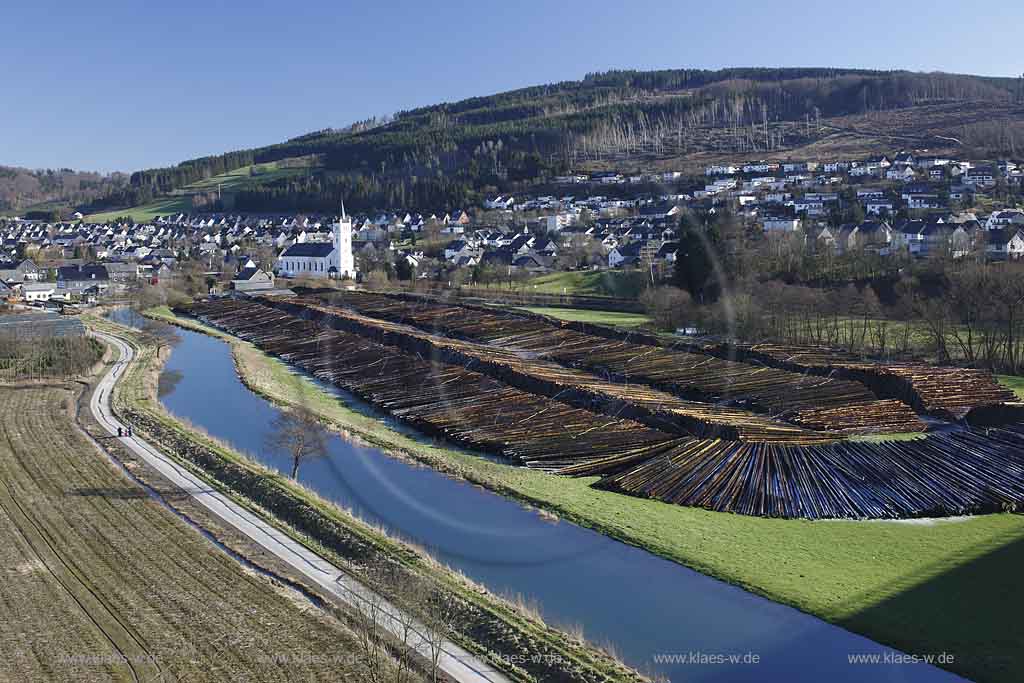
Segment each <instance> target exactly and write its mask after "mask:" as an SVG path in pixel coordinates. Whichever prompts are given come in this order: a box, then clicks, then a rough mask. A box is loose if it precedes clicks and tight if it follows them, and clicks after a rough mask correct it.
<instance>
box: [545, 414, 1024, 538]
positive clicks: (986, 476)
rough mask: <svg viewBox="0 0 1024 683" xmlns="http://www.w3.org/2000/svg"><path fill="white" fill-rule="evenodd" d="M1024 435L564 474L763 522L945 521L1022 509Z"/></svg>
mask: <svg viewBox="0 0 1024 683" xmlns="http://www.w3.org/2000/svg"><path fill="white" fill-rule="evenodd" d="M1022 446H1024V430H1021V429H1019V428H1018V430H1017V431H1004V432H1000V433H996V434H985V433H981V432H973V431H963V432H949V433H941V434H934V435H931V436H929V437H926V438H920V439H916V440H913V441H896V442H887V443H856V442H842V443H836V444H828V445H819V446H812V447H801V446H795V447H787V446H778V445H773V444H746V443H738V442H728V441H721V440H717V439H716V440H704V439H691V440H685V441H683V442H681V443H676V444H666V445H665V448H664V449H663V450H661V451H660V452H658V453H656V454H653V455H640V456H637V457H632V458H631V457H628V456H627V455H624V454H615V455H611V456H608V457H607V458H603V459H600V460H595V461H592V462H590V463H586V464H580V465H576V466H570V467H568V468H564V469H563V470H562V473H564V474H573V475H580V476H584V475H602V476H604V478H603V479H602V480H601V481H600V482H599V483H598V484H597V486H599V487H600V488H605V489H608V490H612V491H618V492H620V493H626V494H629V495H634V496H641V497H644V498H654V499H657V500H661V501H664V502H667V503H674V504H677V505H688V506H695V507H701V508H706V509H708V510H714V511H718V512H734V513H738V514H744V515H756V516H761V517H783V518H795V517H802V518H808V519H833V518H871V519H896V518H906V517H925V516H945V515H961V514H973V513H981V512H994V511H1009V510H1018V509H1020V507H1021V505H1022V503H1024V448H1022Z"/></svg>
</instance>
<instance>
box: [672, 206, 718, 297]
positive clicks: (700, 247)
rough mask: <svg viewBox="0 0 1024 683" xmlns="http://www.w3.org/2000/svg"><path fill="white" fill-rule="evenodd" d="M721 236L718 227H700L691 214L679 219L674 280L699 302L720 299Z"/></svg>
mask: <svg viewBox="0 0 1024 683" xmlns="http://www.w3.org/2000/svg"><path fill="white" fill-rule="evenodd" d="M720 241H721V240H720V237H719V234H718V229H717V227H716V226H715V225H714V224H712V225H710V226H707V225H704V226H702V225H700V224H698V223H697V222H696V220H695V219H694V217H693V216H692V215H691V214H689V213H683V214H682V216H681V217H680V219H679V250H678V251H677V252H676V265H675V270H674V272H673V280H674V283H675V285H676V286H677V287H680V288H681V289H685V290H686V291H687V292H689V293H690V296H691V297H693V300H694V301H696V302H698V303H711V302H713V301H715V300H716V299H717V298H718V295H719V293H720V292H721V287H720V285H719V283H718V281H717V276H716V274H715V261H716V260H717V259H718V256H719V246H720Z"/></svg>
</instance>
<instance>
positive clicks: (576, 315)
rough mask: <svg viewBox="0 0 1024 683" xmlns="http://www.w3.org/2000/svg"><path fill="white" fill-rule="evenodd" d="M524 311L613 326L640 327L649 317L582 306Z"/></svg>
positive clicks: (525, 308)
mask: <svg viewBox="0 0 1024 683" xmlns="http://www.w3.org/2000/svg"><path fill="white" fill-rule="evenodd" d="M522 310H524V311H529V312H530V313H539V314H541V315H547V316H551V317H552V318H558V319H559V320H572V321H575V322H585V323H595V324H597V325H613V326H615V327H640V326H641V325H646V324H647V323H649V322H651V319H650V318H648V317H647V316H646V315H642V314H640V313H619V312H617V311H590V310H587V309H582V308H550V307H548V306H524V307H523V308H522Z"/></svg>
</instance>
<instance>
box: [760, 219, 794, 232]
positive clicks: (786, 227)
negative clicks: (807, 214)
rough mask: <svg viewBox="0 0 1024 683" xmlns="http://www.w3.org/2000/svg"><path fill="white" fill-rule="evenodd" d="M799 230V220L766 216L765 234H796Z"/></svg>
mask: <svg viewBox="0 0 1024 683" xmlns="http://www.w3.org/2000/svg"><path fill="white" fill-rule="evenodd" d="M799 229H800V219H799V218H789V217H786V216H766V217H765V219H764V231H765V232H796V231H797V230H799Z"/></svg>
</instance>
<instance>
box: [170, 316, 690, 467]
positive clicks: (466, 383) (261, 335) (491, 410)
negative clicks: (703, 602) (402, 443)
mask: <svg viewBox="0 0 1024 683" xmlns="http://www.w3.org/2000/svg"><path fill="white" fill-rule="evenodd" d="M187 310H189V311H190V312H191V313H193V314H194V315H196V316H198V317H199V318H200V319H202V320H205V321H207V322H209V323H211V324H213V325H216V326H217V327H220V328H222V329H225V330H228V331H230V332H231V333H233V334H235V335H237V336H238V337H240V338H242V339H245V340H248V341H251V342H252V343H254V344H256V345H257V346H258V347H260V348H261V349H263V350H265V351H267V352H268V353H270V354H273V355H275V356H278V357H280V358H281V359H282V360H284V361H286V362H288V363H290V364H294V365H296V366H298V367H299V368H301V369H303V370H305V371H307V372H309V373H310V374H312V375H313V376H315V377H316V378H317V379H320V380H322V381H324V382H328V383H331V384H334V385H336V386H338V387H341V388H342V389H345V390H347V391H349V392H351V393H353V394H355V395H356V396H358V397H360V398H362V399H364V400H366V401H367V402H369V403H370V404H372V405H373V406H375V407H377V408H380V409H382V410H384V411H387V412H388V413H390V414H392V415H394V416H395V417H397V418H400V419H402V420H404V421H406V422H407V423H409V424H410V425H412V426H414V427H416V428H417V429H419V430H421V431H423V432H425V433H428V434H431V435H435V436H441V437H444V438H447V439H451V440H453V441H455V442H457V443H460V444H463V445H466V446H469V447H471V448H475V449H480V450H484V451H488V452H492V453H496V454H500V455H506V456H508V457H513V458H516V459H517V460H518V459H520V458H519V456H518V454H517V453H518V449H523V450H524V452H541V451H546V452H549V453H557V454H559V455H558V457H556V458H553V459H551V460H550V461H549V462H547V463H544V464H542V465H540V466H542V467H544V468H545V469H553V468H557V467H562V466H565V465H568V464H571V463H574V462H581V461H585V460H588V459H593V458H598V457H603V456H606V455H610V454H613V453H620V452H623V451H624V450H629V449H634V448H643V447H646V446H655V445H657V444H660V443H667V442H671V441H674V440H676V439H678V437H677V436H673V435H671V434H666V433H664V432H660V431H658V430H655V429H651V428H649V427H646V426H645V425H642V424H640V423H638V422H635V421H632V420H628V419H622V418H614V417H609V416H606V415H601V414H597V413H594V412H591V411H587V410H582V409H580V408H575V407H573V406H570V405H568V404H566V403H562V402H560V401H555V400H552V399H550V398H547V397H545V396H539V395H536V394H531V393H528V392H524V391H521V390H519V389H516V388H514V387H510V386H508V385H507V384H504V383H502V382H499V381H497V380H494V379H492V378H490V377H487V376H486V375H482V374H480V373H477V372H473V371H471V370H467V369H466V368H464V367H462V366H460V365H451V364H447V363H442V362H439V361H436V360H427V359H424V358H422V357H420V356H418V355H416V354H408V353H404V352H402V351H400V350H398V349H396V348H393V347H388V346H384V345H381V344H378V343H376V342H374V341H371V340H369V339H366V338H364V337H360V336H358V335H355V334H351V333H347V332H342V331H338V330H334V329H329V328H325V327H323V326H321V325H318V324H316V323H314V322H312V321H309V320H303V319H300V318H297V317H295V316H293V315H290V314H288V313H286V312H284V311H281V310H278V309H275V308H272V307H269V306H265V305H261V304H258V303H253V302H249V301H244V302H243V301H233V300H218V301H214V302H199V303H196V304H194V305H193V306H192V307H191V308H190V309H187ZM566 454H572V455H571V456H568V455H566Z"/></svg>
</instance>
